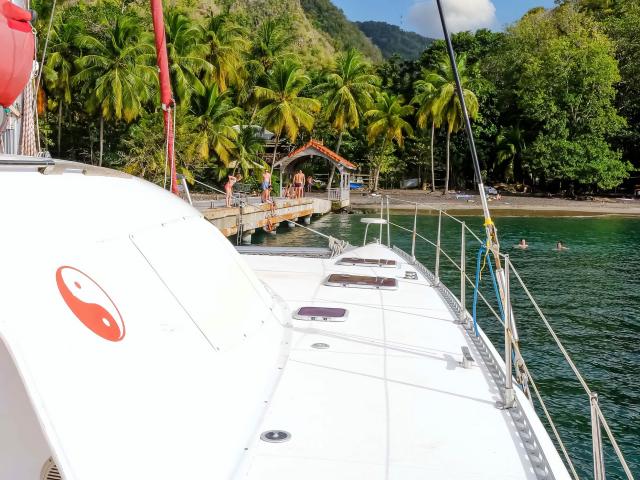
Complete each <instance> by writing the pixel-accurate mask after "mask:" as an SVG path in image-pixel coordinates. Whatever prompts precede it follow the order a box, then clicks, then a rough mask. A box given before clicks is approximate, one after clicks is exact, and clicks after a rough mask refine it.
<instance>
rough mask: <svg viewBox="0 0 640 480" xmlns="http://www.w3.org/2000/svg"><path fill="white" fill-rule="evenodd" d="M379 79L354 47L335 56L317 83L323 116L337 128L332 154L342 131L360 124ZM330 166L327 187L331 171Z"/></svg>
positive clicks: (330, 179)
mask: <svg viewBox="0 0 640 480" xmlns="http://www.w3.org/2000/svg"><path fill="white" fill-rule="evenodd" d="M378 84H379V79H378V77H377V76H376V75H374V74H373V73H371V67H370V65H369V64H368V63H366V62H365V61H364V59H363V57H362V55H361V54H360V52H358V51H357V50H355V49H351V50H349V51H348V52H346V53H343V54H341V55H339V56H338V59H337V62H336V66H335V68H334V69H333V71H332V72H331V73H329V74H328V75H327V76H326V77H325V79H324V82H322V83H321V84H320V85H318V87H317V89H318V91H320V92H322V97H321V98H322V100H323V103H324V116H325V118H326V120H327V121H329V123H330V124H331V126H332V127H333V128H335V129H336V130H337V131H338V141H337V143H336V147H335V150H336V153H340V146H341V144H342V136H343V135H344V132H345V131H347V130H351V129H356V128H358V127H359V126H360V118H361V117H362V115H363V114H364V112H366V111H367V110H369V109H370V108H371V106H372V104H373V98H374V97H375V95H376V93H377V91H378V87H377V85H378ZM335 170H336V169H335V166H333V167H332V168H331V174H330V175H329V183H328V184H329V186H330V185H331V181H332V180H333V176H334V174H335Z"/></svg>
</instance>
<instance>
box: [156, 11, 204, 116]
mask: <svg viewBox="0 0 640 480" xmlns="http://www.w3.org/2000/svg"><path fill="white" fill-rule="evenodd" d="M165 23H166V26H165V28H166V36H167V54H168V56H169V70H170V73H171V83H172V86H173V92H174V94H175V97H176V100H177V101H178V102H179V103H184V104H188V103H189V100H190V99H191V96H192V95H193V94H194V93H195V94H198V95H205V93H206V88H205V86H204V84H203V83H202V80H201V79H200V74H202V73H205V74H210V73H212V71H213V67H212V66H211V64H210V63H209V62H208V61H207V60H206V56H207V54H208V53H209V52H208V50H209V46H208V45H207V44H206V43H204V42H203V41H202V29H201V28H200V27H199V26H198V24H197V23H195V22H194V21H193V20H192V19H191V18H189V17H188V16H187V15H186V14H185V13H183V12H181V11H180V10H173V9H172V10H169V12H167V15H166V21H165Z"/></svg>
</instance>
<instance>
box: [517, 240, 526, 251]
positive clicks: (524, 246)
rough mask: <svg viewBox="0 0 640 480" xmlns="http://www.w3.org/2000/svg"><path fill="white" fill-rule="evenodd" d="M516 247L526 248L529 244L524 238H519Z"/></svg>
mask: <svg viewBox="0 0 640 480" xmlns="http://www.w3.org/2000/svg"><path fill="white" fill-rule="evenodd" d="M516 248H519V249H520V250H526V249H527V248H529V244H528V243H527V241H526V240H525V239H524V238H522V239H520V243H518V244H517V245H516Z"/></svg>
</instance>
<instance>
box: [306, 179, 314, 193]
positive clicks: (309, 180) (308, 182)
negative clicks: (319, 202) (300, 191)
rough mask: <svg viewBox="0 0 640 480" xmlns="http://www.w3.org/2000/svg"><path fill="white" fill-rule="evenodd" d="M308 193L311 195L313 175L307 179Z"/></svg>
mask: <svg viewBox="0 0 640 480" xmlns="http://www.w3.org/2000/svg"><path fill="white" fill-rule="evenodd" d="M306 183H307V193H311V188H312V187H313V175H309V176H308V177H307V182H306Z"/></svg>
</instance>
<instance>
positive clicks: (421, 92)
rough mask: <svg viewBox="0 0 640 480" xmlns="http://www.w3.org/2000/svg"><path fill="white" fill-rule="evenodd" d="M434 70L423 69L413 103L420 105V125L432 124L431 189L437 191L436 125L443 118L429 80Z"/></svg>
mask: <svg viewBox="0 0 640 480" xmlns="http://www.w3.org/2000/svg"><path fill="white" fill-rule="evenodd" d="M431 74H432V72H429V71H426V70H423V71H422V76H423V78H422V79H421V80H418V81H417V82H415V83H414V91H415V96H414V97H413V100H412V101H411V103H413V104H416V105H417V106H418V112H417V114H418V127H420V128H421V129H425V128H426V126H427V124H431V149H430V151H431V191H432V192H435V191H436V174H435V167H434V162H433V143H434V137H435V130H436V126H437V127H438V128H440V124H441V122H442V118H441V117H440V116H439V112H437V111H436V108H435V107H436V99H437V98H438V96H437V90H436V87H434V86H433V84H432V83H431V82H430V81H429V80H427V78H428V77H429V76H430V75H431Z"/></svg>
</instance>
